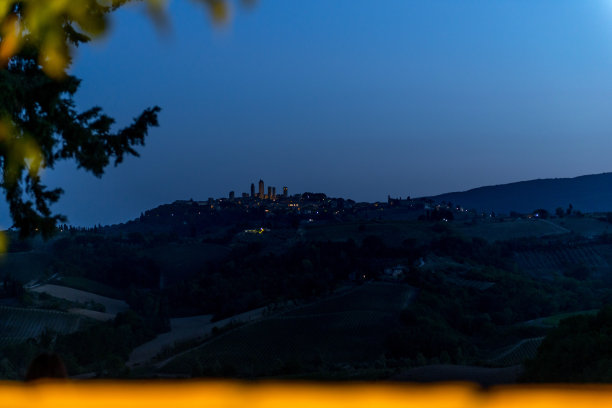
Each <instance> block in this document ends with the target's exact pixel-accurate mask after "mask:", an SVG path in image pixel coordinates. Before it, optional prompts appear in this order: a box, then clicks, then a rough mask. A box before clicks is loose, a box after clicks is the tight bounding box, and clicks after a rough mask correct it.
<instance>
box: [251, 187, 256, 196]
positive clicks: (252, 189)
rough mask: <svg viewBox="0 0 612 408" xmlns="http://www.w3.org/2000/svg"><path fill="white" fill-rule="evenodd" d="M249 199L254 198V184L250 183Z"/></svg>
mask: <svg viewBox="0 0 612 408" xmlns="http://www.w3.org/2000/svg"><path fill="white" fill-rule="evenodd" d="M251 197H252V198H255V183H251Z"/></svg>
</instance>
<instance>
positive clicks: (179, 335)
mask: <svg viewBox="0 0 612 408" xmlns="http://www.w3.org/2000/svg"><path fill="white" fill-rule="evenodd" d="M266 311H267V308H266V307H260V308H259V309H254V310H250V311H248V312H244V313H240V314H238V315H235V316H232V317H228V318H227V319H223V320H218V321H216V322H211V321H210V320H211V318H212V315H201V316H193V317H182V318H175V319H170V327H171V330H170V332H168V333H162V334H160V335H159V336H157V337H156V338H154V339H153V340H151V341H149V342H147V343H145V344H141V345H140V346H138V347H136V348H135V349H134V350H132V353H131V354H130V358H129V359H128V361H127V363H126V365H127V366H128V367H135V366H139V365H143V364H145V363H148V362H150V361H151V360H152V359H153V358H154V357H155V356H156V355H157V354H158V353H159V352H161V351H162V350H163V349H164V348H166V347H173V346H174V345H175V343H177V342H181V341H188V340H194V339H198V338H201V339H202V340H204V339H205V338H206V337H208V336H210V335H211V334H212V331H213V329H214V328H215V327H216V328H218V329H219V328H222V327H224V326H227V325H228V324H233V323H248V322H251V321H255V320H260V319H261V318H262V317H263V316H264V315H265V314H266ZM180 354H182V353H179V354H176V355H174V356H172V357H171V358H170V359H172V358H175V357H176V356H178V355H180Z"/></svg>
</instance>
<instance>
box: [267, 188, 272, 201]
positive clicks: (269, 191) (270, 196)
mask: <svg viewBox="0 0 612 408" xmlns="http://www.w3.org/2000/svg"><path fill="white" fill-rule="evenodd" d="M268 198H269V199H270V200H271V199H272V187H270V186H268Z"/></svg>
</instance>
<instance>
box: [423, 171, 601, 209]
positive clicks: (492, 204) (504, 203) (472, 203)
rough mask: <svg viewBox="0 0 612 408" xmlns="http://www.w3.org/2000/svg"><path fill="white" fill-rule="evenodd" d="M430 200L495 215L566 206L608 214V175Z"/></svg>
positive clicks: (504, 186) (536, 182)
mask: <svg viewBox="0 0 612 408" xmlns="http://www.w3.org/2000/svg"><path fill="white" fill-rule="evenodd" d="M431 198H432V199H434V200H436V201H438V202H439V201H450V202H452V203H453V204H459V205H461V206H463V207H464V208H475V209H477V210H481V211H495V212H498V213H509V212H510V211H517V212H520V213H526V212H531V211H533V210H535V209H538V208H544V209H547V210H549V211H551V212H553V213H554V210H555V209H556V208H557V207H561V208H563V209H567V207H568V205H569V204H570V203H571V204H572V205H573V207H574V209H575V210H578V211H581V212H606V211H612V173H602V174H595V175H588V176H580V177H574V178H557V179H538V180H530V181H521V182H518V183H510V184H500V185H496V186H486V187H479V188H475V189H472V190H468V191H463V192H455V193H446V194H441V195H437V196H433V197H431Z"/></svg>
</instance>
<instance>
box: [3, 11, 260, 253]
mask: <svg viewBox="0 0 612 408" xmlns="http://www.w3.org/2000/svg"><path fill="white" fill-rule="evenodd" d="M193 2H195V3H199V4H202V5H204V6H205V7H206V9H207V10H208V11H209V12H210V15H211V18H212V19H213V21H216V22H223V21H226V20H227V19H228V18H229V14H230V7H229V6H230V4H229V3H228V2H226V1H225V0H193ZM128 3H139V4H140V5H142V6H144V7H145V10H146V11H147V12H148V13H149V14H150V16H151V19H152V21H153V22H155V23H157V24H160V25H161V24H164V22H165V21H166V19H167V17H168V16H167V12H166V11H165V8H166V5H167V1H166V0H140V1H139V0H77V1H73V0H22V1H6V0H0V169H1V171H2V179H1V185H0V186H1V187H2V189H3V190H4V192H5V194H6V200H7V202H8V203H9V207H10V212H11V217H12V218H13V221H14V225H15V226H16V227H17V228H19V230H20V232H21V235H23V236H26V235H30V234H34V233H37V232H41V233H42V234H43V235H49V234H50V233H52V232H53V230H54V229H55V224H56V222H57V221H59V220H63V219H64V217H63V216H60V215H54V214H52V212H51V210H50V204H52V203H53V202H55V201H57V200H58V198H59V196H60V194H61V193H62V190H61V189H59V188H57V189H53V190H47V189H46V187H45V186H44V185H43V184H42V183H41V178H40V172H41V170H42V169H45V168H52V167H53V166H54V163H55V162H56V161H57V160H62V159H74V160H75V161H76V163H77V166H78V167H82V168H85V169H87V170H89V171H91V172H92V173H93V174H95V175H96V176H100V175H102V173H103V171H104V168H105V167H106V166H107V165H108V164H109V163H110V162H111V161H113V162H114V163H115V164H118V163H120V162H121V161H122V160H123V157H124V155H126V154H129V155H135V156H137V152H136V151H135V150H134V147H135V146H137V145H142V144H144V138H145V136H146V134H147V132H148V129H149V128H150V127H151V126H157V124H158V123H157V113H158V112H159V110H160V109H159V108H158V107H153V108H149V109H146V110H145V111H144V112H143V113H141V114H140V115H138V116H137V117H136V118H135V119H134V121H133V123H132V124H131V125H130V126H128V127H126V128H124V129H121V130H119V131H117V132H112V131H111V127H112V125H113V124H114V120H113V119H112V118H110V117H108V116H107V115H105V114H104V113H103V112H102V110H101V109H100V108H99V107H93V108H91V109H88V110H86V111H84V112H77V111H76V109H75V104H74V102H73V96H74V94H75V92H76V91H77V89H78V86H79V83H80V80H79V79H78V78H75V77H74V76H71V75H69V74H68V73H67V69H68V68H69V66H70V64H71V61H72V52H73V50H74V48H75V47H77V46H79V45H80V44H82V43H86V42H89V41H90V40H92V39H93V38H95V37H99V36H101V35H103V34H104V33H106V32H107V31H108V29H109V19H110V18H111V16H112V12H113V11H115V10H116V9H117V8H119V7H121V6H124V5H126V4H128ZM243 3H245V4H248V3H252V1H246V0H243ZM0 252H2V248H0Z"/></svg>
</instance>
